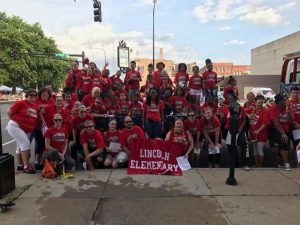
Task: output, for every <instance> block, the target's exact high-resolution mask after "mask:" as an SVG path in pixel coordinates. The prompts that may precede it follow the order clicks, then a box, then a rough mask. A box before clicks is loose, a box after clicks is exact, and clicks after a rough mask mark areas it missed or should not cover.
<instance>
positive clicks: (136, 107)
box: [129, 102, 143, 115]
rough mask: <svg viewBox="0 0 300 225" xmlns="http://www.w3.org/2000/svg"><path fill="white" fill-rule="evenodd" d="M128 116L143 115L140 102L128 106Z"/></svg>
mask: <svg viewBox="0 0 300 225" xmlns="http://www.w3.org/2000/svg"><path fill="white" fill-rule="evenodd" d="M129 112H130V115H143V103H142V102H136V103H134V102H131V103H130V104H129Z"/></svg>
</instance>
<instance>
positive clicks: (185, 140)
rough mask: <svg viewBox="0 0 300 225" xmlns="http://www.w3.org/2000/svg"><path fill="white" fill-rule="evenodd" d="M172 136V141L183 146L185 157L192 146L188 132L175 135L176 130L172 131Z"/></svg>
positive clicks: (182, 153)
mask: <svg viewBox="0 0 300 225" xmlns="http://www.w3.org/2000/svg"><path fill="white" fill-rule="evenodd" d="M170 132H171V134H170V141H171V142H173V143H176V144H179V145H182V146H183V147H184V148H182V152H181V155H185V153H186V152H187V150H188V147H189V145H190V141H189V135H188V132H187V131H182V132H180V133H175V132H174V129H172V130H171V131H170Z"/></svg>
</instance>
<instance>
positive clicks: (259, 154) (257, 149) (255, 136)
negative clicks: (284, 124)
mask: <svg viewBox="0 0 300 225" xmlns="http://www.w3.org/2000/svg"><path fill="white" fill-rule="evenodd" d="M255 102H256V104H255V108H254V109H252V110H251V111H248V113H247V115H248V118H249V136H250V139H251V140H252V146H253V152H254V157H255V167H261V166H262V162H263V159H264V146H265V144H266V142H267V140H268V126H269V124H270V114H269V112H268V111H267V110H266V109H265V108H264V107H263V104H264V102H265V98H264V96H256V97H255Z"/></svg>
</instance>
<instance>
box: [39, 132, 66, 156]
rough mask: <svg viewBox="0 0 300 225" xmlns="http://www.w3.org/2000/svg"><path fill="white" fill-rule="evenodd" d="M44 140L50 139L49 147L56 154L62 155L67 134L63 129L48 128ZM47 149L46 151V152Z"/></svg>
mask: <svg viewBox="0 0 300 225" xmlns="http://www.w3.org/2000/svg"><path fill="white" fill-rule="evenodd" d="M45 138H48V139H50V145H51V146H52V147H53V148H55V149H56V150H57V151H58V152H60V153H62V152H63V150H64V147H65V141H66V139H67V138H68V133H67V131H66V129H65V128H63V127H62V128H59V129H57V128H55V127H50V128H49V129H47V131H46V133H45ZM47 150H48V149H46V151H47Z"/></svg>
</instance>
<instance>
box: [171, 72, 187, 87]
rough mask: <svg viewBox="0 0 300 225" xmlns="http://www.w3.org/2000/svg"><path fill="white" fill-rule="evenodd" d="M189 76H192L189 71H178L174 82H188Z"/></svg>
mask: <svg viewBox="0 0 300 225" xmlns="http://www.w3.org/2000/svg"><path fill="white" fill-rule="evenodd" d="M189 78H190V76H189V74H188V73H176V75H175V79H174V83H179V82H184V83H185V84H187V82H188V81H189Z"/></svg>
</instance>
